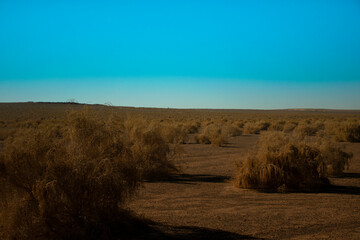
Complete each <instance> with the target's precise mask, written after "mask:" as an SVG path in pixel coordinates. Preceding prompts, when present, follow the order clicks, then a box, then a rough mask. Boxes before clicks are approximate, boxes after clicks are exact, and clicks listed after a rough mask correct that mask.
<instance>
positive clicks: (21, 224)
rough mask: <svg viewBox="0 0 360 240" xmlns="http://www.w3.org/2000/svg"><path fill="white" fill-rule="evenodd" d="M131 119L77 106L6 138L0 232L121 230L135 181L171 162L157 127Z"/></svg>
mask: <svg viewBox="0 0 360 240" xmlns="http://www.w3.org/2000/svg"><path fill="white" fill-rule="evenodd" d="M134 124H136V122H134V123H132V125H133V126H131V124H130V123H126V124H124V125H121V124H118V123H117V122H116V121H114V119H110V120H106V121H105V120H104V121H99V120H97V119H95V118H94V117H92V116H91V115H90V114H89V113H88V112H82V113H79V114H71V115H70V116H69V119H68V120H67V122H66V124H64V125H63V126H54V125H39V126H37V128H29V129H27V130H26V131H22V132H19V133H18V134H16V135H15V136H14V137H13V138H8V139H7V140H6V142H5V144H4V149H3V151H2V153H1V157H0V170H1V176H2V179H1V181H2V183H3V184H4V185H5V186H6V188H7V190H6V191H5V190H4V189H2V190H3V191H2V192H1V194H2V200H3V201H2V202H1V204H2V207H3V208H2V209H3V210H4V212H2V213H1V219H0V221H1V225H2V237H3V238H9V239H42V238H43V239H49V238H51V239H98V238H105V239H106V238H113V237H115V236H121V234H124V233H125V232H126V231H127V229H128V228H129V227H131V225H132V221H133V218H132V217H131V215H130V214H129V213H127V212H126V211H124V210H123V208H122V206H123V204H124V203H125V202H126V200H127V199H128V198H129V197H131V196H132V195H133V193H134V192H135V190H136V189H137V188H138V186H139V184H140V183H141V181H142V180H143V179H144V178H152V177H157V176H158V175H159V174H160V175H162V176H163V175H164V174H169V172H170V171H173V170H175V167H174V166H173V165H172V164H171V162H170V161H169V155H170V153H171V150H170V147H169V145H168V144H167V143H166V142H165V140H163V139H162V137H161V135H160V133H159V132H158V131H157V129H149V128H145V127H143V125H138V126H136V125H134ZM125 130H126V131H125ZM5 209H6V211H5ZM5 217H6V219H5Z"/></svg>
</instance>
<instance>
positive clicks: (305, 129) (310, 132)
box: [294, 122, 325, 137]
mask: <svg viewBox="0 0 360 240" xmlns="http://www.w3.org/2000/svg"><path fill="white" fill-rule="evenodd" d="M324 129H325V125H324V123H321V122H319V123H313V124H312V123H310V122H301V123H299V125H298V126H297V127H296V128H295V129H294V133H295V134H297V135H299V136H301V137H304V136H315V135H316V133H317V132H319V131H321V130H324Z"/></svg>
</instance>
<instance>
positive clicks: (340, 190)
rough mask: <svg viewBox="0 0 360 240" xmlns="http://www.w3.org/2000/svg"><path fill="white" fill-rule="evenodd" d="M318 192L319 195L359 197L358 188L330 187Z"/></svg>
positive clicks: (359, 190) (359, 189)
mask: <svg viewBox="0 0 360 240" xmlns="http://www.w3.org/2000/svg"><path fill="white" fill-rule="evenodd" d="M320 192H321V193H336V194H350V195H360V187H355V186H338V185H330V186H328V187H327V188H324V189H322V190H321V191H320Z"/></svg>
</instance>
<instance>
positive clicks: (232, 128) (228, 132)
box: [222, 124, 243, 137]
mask: <svg viewBox="0 0 360 240" xmlns="http://www.w3.org/2000/svg"><path fill="white" fill-rule="evenodd" d="M222 131H223V132H224V134H225V136H227V137H236V136H240V135H241V134H242V132H243V131H242V129H240V128H239V127H238V126H236V125H234V124H227V125H224V126H223V130H222Z"/></svg>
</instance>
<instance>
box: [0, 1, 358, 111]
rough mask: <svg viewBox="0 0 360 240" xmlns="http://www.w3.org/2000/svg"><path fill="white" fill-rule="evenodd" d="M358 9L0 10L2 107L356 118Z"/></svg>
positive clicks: (201, 4) (134, 4)
mask: <svg viewBox="0 0 360 240" xmlns="http://www.w3.org/2000/svg"><path fill="white" fill-rule="evenodd" d="M359 29H360V2H359V1H355V0H354V1H350V0H349V1H297V2H286V1H271V2H268V1H230V0H228V1H152V2H151V3H150V2H149V1H118V2H111V3H110V2H100V1H93V2H85V1H80V2H76V3H74V2H71V1H61V2H47V1H32V2H31V3H29V2H26V1H9V0H4V1H1V2H0V102H27V101H34V102H66V101H68V100H69V99H75V100H76V101H78V102H80V103H88V104H104V103H111V104H113V105H115V106H130V107H159V108H168V107H169V108H207V109H304V108H311V109H351V110H358V109H360V94H359V93H360V31H359Z"/></svg>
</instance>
